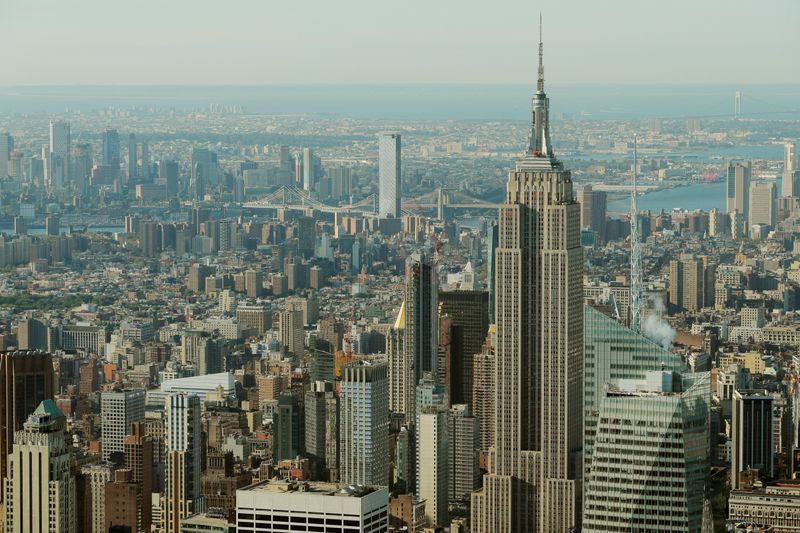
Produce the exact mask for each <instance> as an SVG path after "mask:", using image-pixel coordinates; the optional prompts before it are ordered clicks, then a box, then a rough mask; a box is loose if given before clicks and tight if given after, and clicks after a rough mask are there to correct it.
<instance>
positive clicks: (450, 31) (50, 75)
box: [0, 0, 800, 85]
mask: <svg viewBox="0 0 800 533" xmlns="http://www.w3.org/2000/svg"><path fill="white" fill-rule="evenodd" d="M540 10H541V11H542V12H543V15H544V41H545V69H546V78H547V80H548V82H550V83H556V84H564V83H626V84H630V83H724V84H737V83H761V82H763V83H800V68H798V65H800V31H798V28H800V0H580V1H578V0H547V1H540V2H536V1H509V0H226V1H222V0H157V1H156V0H133V1H121V0H0V37H1V38H2V42H3V48H4V53H3V64H2V68H0V85H29V84H30V85H74V84H80V85H130V84H137V85H172V84H206V85H209V84H211V85H239V84H298V83H301V84H302V83H314V84H317V83H336V84H339V83H359V84H362V83H380V84H384V83H489V84H494V83H532V82H533V80H534V79H535V76H536V42H537V41H538V35H537V34H538V27H537V25H538V13H539V11H540Z"/></svg>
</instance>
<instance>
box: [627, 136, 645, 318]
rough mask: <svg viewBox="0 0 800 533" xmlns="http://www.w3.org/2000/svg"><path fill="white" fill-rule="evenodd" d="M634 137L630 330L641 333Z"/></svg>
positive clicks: (639, 252)
mask: <svg viewBox="0 0 800 533" xmlns="http://www.w3.org/2000/svg"><path fill="white" fill-rule="evenodd" d="M636 164H637V161H636V135H634V136H633V187H631V215H630V216H631V329H632V330H633V331H635V332H636V333H639V332H640V331H641V316H640V315H639V311H640V309H639V306H640V304H641V300H642V249H641V247H640V243H639V209H638V207H636Z"/></svg>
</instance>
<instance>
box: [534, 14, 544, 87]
mask: <svg viewBox="0 0 800 533" xmlns="http://www.w3.org/2000/svg"><path fill="white" fill-rule="evenodd" d="M536 90H537V91H539V92H542V91H544V44H543V43H542V14H541V13H539V79H538V81H537V82H536Z"/></svg>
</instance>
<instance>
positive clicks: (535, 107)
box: [471, 21, 583, 533]
mask: <svg viewBox="0 0 800 533" xmlns="http://www.w3.org/2000/svg"><path fill="white" fill-rule="evenodd" d="M540 35H541V21H540ZM548 113H549V99H548V98H547V95H546V94H545V92H544V66H543V62H542V43H541V38H540V42H539V76H538V83H537V90H536V94H535V95H534V97H533V100H532V124H531V132H530V138H529V142H528V147H527V150H526V151H525V154H524V155H523V157H522V158H521V159H520V160H518V161H517V164H516V168H515V169H514V170H512V171H510V172H509V175H508V187H507V189H508V190H507V195H506V201H505V203H504V204H503V206H502V207H501V208H500V213H499V242H498V248H497V253H496V261H497V268H496V271H495V276H496V277H495V284H496V293H495V294H496V301H495V305H496V307H495V308H496V322H497V324H496V325H497V349H496V365H495V376H494V406H495V409H494V410H495V415H494V416H495V418H494V424H495V442H494V447H493V448H492V449H491V450H490V454H489V470H488V471H489V473H488V474H487V475H486V476H484V483H483V488H482V489H481V490H479V491H477V492H475V493H473V495H472V520H471V523H472V531H474V532H477V533H512V532H513V533H518V532H529V531H530V532H533V531H539V532H540V533H558V532H570V531H578V530H579V529H580V523H579V520H580V502H581V488H580V472H581V466H580V463H581V457H580V453H581V443H582V436H581V432H582V420H581V417H582V409H581V395H582V389H583V387H582V380H583V379H582V371H583V370H582V369H583V295H582V284H583V278H582V276H583V249H582V248H581V244H580V206H579V204H578V203H577V201H576V199H575V196H574V195H573V191H572V179H571V175H570V172H569V171H568V170H565V169H564V166H563V164H562V163H561V162H560V161H559V160H558V159H556V157H555V155H554V153H553V147H552V144H551V142H550V130H549V117H548Z"/></svg>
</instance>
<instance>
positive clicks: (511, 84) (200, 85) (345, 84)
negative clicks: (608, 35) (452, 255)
mask: <svg viewBox="0 0 800 533" xmlns="http://www.w3.org/2000/svg"><path fill="white" fill-rule="evenodd" d="M549 85H550V86H551V87H581V86H583V87H729V86H734V87H765V86H796V87H800V81H796V82H788V81H785V82H748V83H738V84H737V83H735V82H649V83H624V82H562V83H550V84H549ZM447 86H462V87H534V88H535V87H536V83H535V82H534V83H523V82H496V83H484V82H458V81H453V82H397V83H393V82H380V83H376V82H364V83H358V82H355V83H354V82H342V83H329V82H309V83H301V82H294V83H223V84H215V83H188V84H180V83H130V84H126V83H119V84H95V83H79V84H45V83H37V84H17V85H11V84H0V89H32V88H65V87H69V88H100V87H102V88H107V87H108V88H114V87H126V88H130V87H139V88H150V87H153V88H155V87H159V88H162V87H163V88H169V87H176V88H178V87H180V88H185V87H197V88H219V87H226V88H247V87H250V88H258V87H447Z"/></svg>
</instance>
